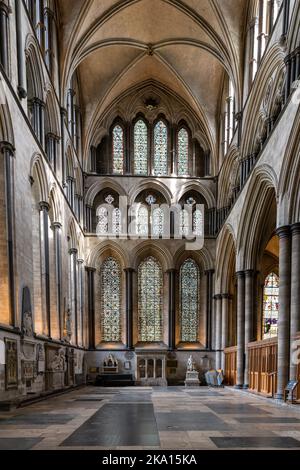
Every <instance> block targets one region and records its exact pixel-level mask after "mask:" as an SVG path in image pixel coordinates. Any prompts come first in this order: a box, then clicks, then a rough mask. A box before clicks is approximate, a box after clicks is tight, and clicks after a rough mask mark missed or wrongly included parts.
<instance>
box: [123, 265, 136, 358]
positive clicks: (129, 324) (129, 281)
mask: <svg viewBox="0 0 300 470" xmlns="http://www.w3.org/2000/svg"><path fill="white" fill-rule="evenodd" d="M133 273H134V269H132V268H126V269H125V276H126V347H127V349H133Z"/></svg>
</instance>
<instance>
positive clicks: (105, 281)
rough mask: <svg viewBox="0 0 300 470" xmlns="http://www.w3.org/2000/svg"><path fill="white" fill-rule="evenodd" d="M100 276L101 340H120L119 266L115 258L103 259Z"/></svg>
mask: <svg viewBox="0 0 300 470" xmlns="http://www.w3.org/2000/svg"><path fill="white" fill-rule="evenodd" d="M100 278H101V280H100V282H101V337H102V341H108V342H114V341H121V268H120V265H119V263H118V261H117V260H116V259H115V258H113V257H109V258H107V259H106V260H105V261H104V263H103V264H102V266H101V270H100Z"/></svg>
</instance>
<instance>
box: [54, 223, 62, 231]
mask: <svg viewBox="0 0 300 470" xmlns="http://www.w3.org/2000/svg"><path fill="white" fill-rule="evenodd" d="M51 228H54V229H57V230H59V229H61V228H62V224H61V223H60V222H52V225H51Z"/></svg>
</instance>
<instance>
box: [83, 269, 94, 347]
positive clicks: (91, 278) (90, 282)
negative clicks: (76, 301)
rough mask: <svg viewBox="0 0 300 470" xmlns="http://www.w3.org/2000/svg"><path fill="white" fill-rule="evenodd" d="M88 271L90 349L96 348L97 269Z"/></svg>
mask: <svg viewBox="0 0 300 470" xmlns="http://www.w3.org/2000/svg"><path fill="white" fill-rule="evenodd" d="M85 270H86V273H87V289H88V331H89V345H88V347H89V349H95V285H94V276H95V272H96V269H94V268H89V267H86V268H85Z"/></svg>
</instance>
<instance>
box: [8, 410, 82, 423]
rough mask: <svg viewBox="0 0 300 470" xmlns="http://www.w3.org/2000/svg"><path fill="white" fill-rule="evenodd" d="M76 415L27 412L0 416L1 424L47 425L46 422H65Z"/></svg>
mask: <svg viewBox="0 0 300 470" xmlns="http://www.w3.org/2000/svg"><path fill="white" fill-rule="evenodd" d="M75 417H76V415H67V414H53V413H30V414H29V413H28V414H23V415H17V416H13V417H11V418H1V419H0V426H1V425H5V426H6V425H9V424H20V425H21V424H25V425H32V424H33V425H48V424H66V423H68V422H69V421H71V419H74V418H75Z"/></svg>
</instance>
